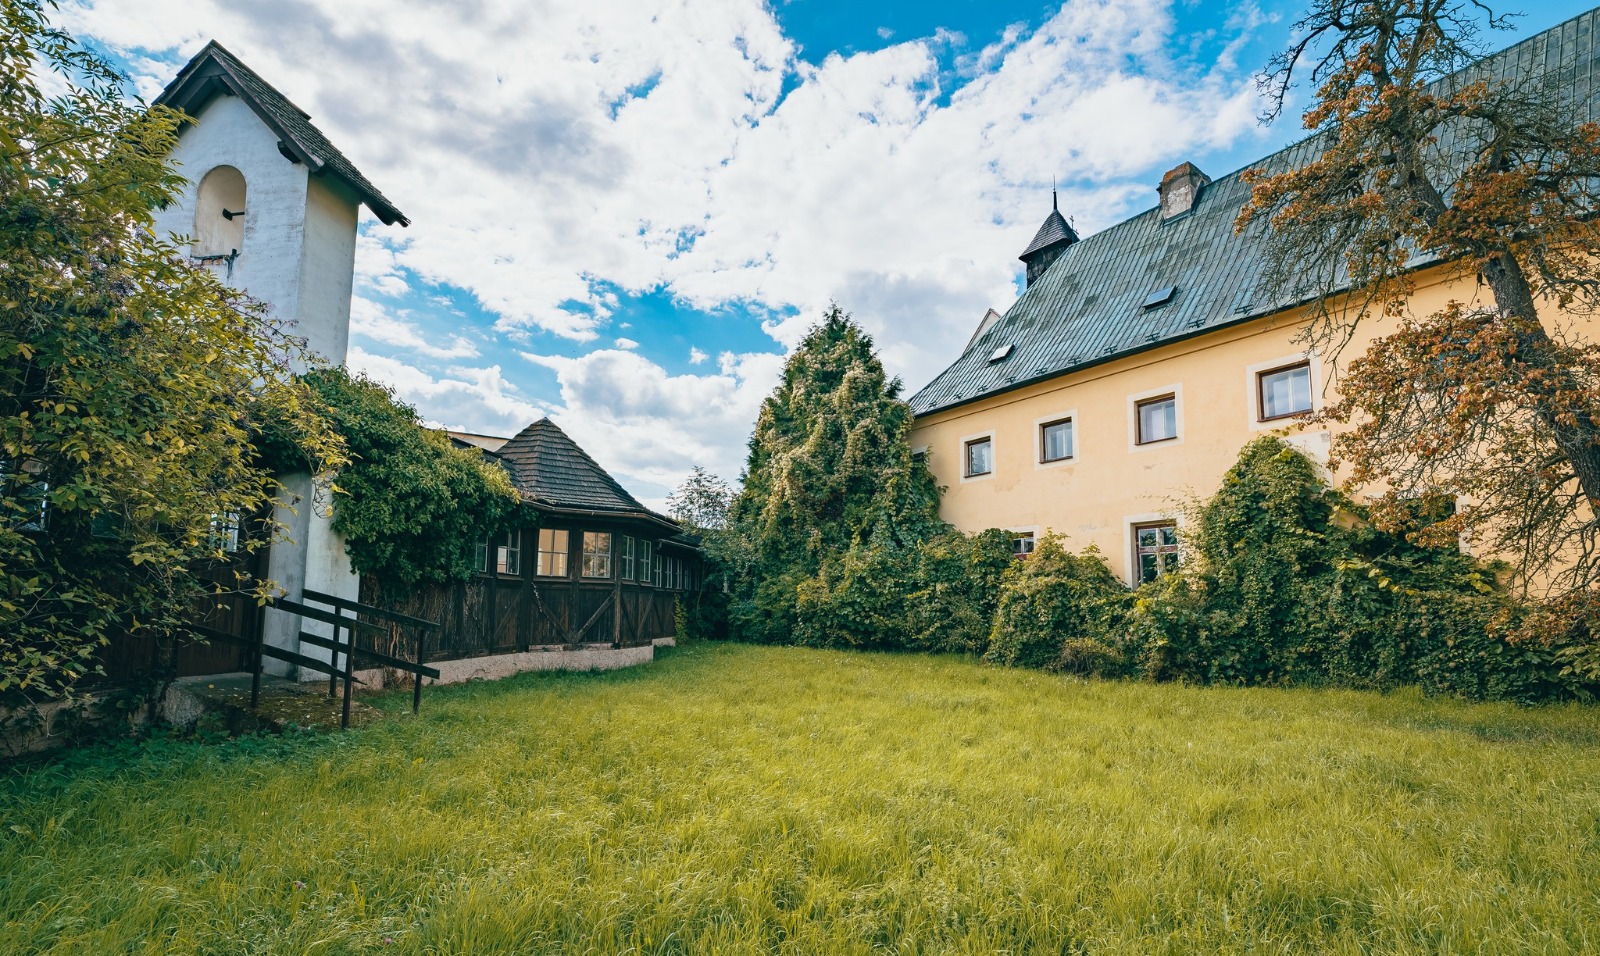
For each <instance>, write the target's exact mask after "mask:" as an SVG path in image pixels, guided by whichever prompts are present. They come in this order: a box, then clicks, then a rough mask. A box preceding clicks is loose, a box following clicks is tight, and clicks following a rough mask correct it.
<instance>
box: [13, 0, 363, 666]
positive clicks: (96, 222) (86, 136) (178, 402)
mask: <svg viewBox="0 0 1600 956" xmlns="http://www.w3.org/2000/svg"><path fill="white" fill-rule="evenodd" d="M47 74H54V82H56V83H60V84H64V85H65V92H64V93H62V94H60V95H56V96H49V97H47V96H46V94H45V93H44V92H43V90H42V89H41V87H40V79H39V78H40V77H41V76H43V75H47ZM179 120H180V116H179V115H178V114H176V113H174V112H172V111H170V110H163V109H146V108H145V107H144V106H143V105H141V104H139V103H136V102H131V101H129V100H127V99H125V98H124V96H123V94H122V93H121V77H119V76H118V75H117V74H116V73H115V72H114V71H113V70H112V69H111V68H110V67H109V66H108V65H107V64H106V63H104V62H103V61H102V60H100V59H99V58H97V57H96V56H94V55H93V54H91V53H89V52H88V51H86V50H84V49H83V48H82V47H80V46H79V45H77V44H76V43H75V42H74V41H73V40H72V38H71V37H69V36H67V35H65V34H63V33H61V32H58V31H56V30H54V29H52V28H51V27H50V25H49V23H48V22H47V20H46V18H45V16H44V12H43V10H42V7H41V4H40V3H38V2H36V0H0V693H11V694H20V695H24V696H28V697H38V696H54V695H60V694H64V693H67V692H69V691H70V689H71V687H72V685H73V683H74V682H75V681H76V680H77V679H78V678H79V677H81V676H82V675H83V674H85V673H87V672H89V671H91V670H93V669H94V667H95V666H96V665H95V663H94V662H95V660H96V657H97V655H98V654H99V653H100V652H101V650H102V648H104V647H105V646H106V645H107V644H108V643H110V642H112V641H115V640H118V639H121V638H122V637H123V636H124V635H126V634H129V633H148V634H154V635H156V636H157V637H160V636H164V635H166V634H168V633H170V632H171V631H172V630H173V629H175V628H176V627H178V626H180V625H182V624H183V623H184V622H185V621H187V620H188V619H190V617H191V615H192V612H193V611H194V610H195V609H196V608H198V607H199V606H200V605H201V603H202V602H203V601H204V600H205V594H206V593H207V585H206V584H205V582H204V580H203V578H202V576H201V574H200V573H199V572H200V571H201V570H202V569H204V568H205V567H206V566H208V565H214V564H216V563H217V562H220V561H221V560H222V559H223V558H224V557H226V555H225V554H224V551H225V550H226V548H228V547H230V546H231V545H232V544H233V540H232V539H233V535H232V533H231V532H229V531H228V530H227V527H226V526H228V525H230V524H232V522H233V521H234V520H235V519H238V520H240V521H242V522H243V524H244V525H245V528H244V530H245V534H244V536H243V538H242V540H240V541H239V546H240V548H241V549H242V550H245V551H249V550H251V549H254V548H257V547H260V546H262V545H263V544H265V543H266V542H268V541H270V540H271V538H272V537H273V536H274V535H275V534H276V533H277V530H278V529H277V528H276V527H275V526H273V525H272V524H271V523H270V521H267V520H265V519H262V520H256V517H257V516H259V515H264V514H270V513H271V506H272V505H273V504H274V502H275V500H276V499H277V498H278V497H279V496H280V494H281V492H282V488H281V486H280V485H279V483H278V482H277V481H276V480H274V478H273V471H272V467H271V463H270V462H268V461H265V460H264V459H263V458H262V457H261V456H260V455H259V454H258V450H257V447H256V444H255V442H256V439H257V438H258V437H259V436H260V435H261V434H262V433H263V432H266V431H271V432H273V433H276V434H280V435H292V436H294V438H293V440H292V444H293V446H294V447H293V454H294V455H295V456H296V457H297V458H298V459H300V460H302V461H306V462H309V463H310V464H311V465H312V467H314V468H315V469H317V470H326V469H331V468H334V467H337V466H338V465H339V464H341V463H342V461H343V449H342V446H341V444H340V442H339V441H338V438H337V436H336V435H335V434H334V433H333V432H332V431H331V430H329V429H328V427H327V425H326V423H325V422H324V421H322V420H321V418H320V417H319V415H318V414H317V412H316V409H317V403H316V402H315V401H314V400H312V399H311V397H310V396H309V394H308V393H307V392H306V390H305V388H304V386H303V385H302V384H301V383H299V382H297V381H296V380H295V379H294V378H293V377H292V376H290V375H289V374H288V369H289V367H290V366H291V364H292V363H293V362H294V361H295V360H296V359H297V357H298V356H299V354H300V353H299V344H298V343H297V342H296V341H295V340H293V339H290V338H289V337H287V336H285V335H284V334H283V333H282V331H281V330H280V329H279V328H278V327H277V326H276V325H275V324H274V323H273V322H271V321H270V320H269V318H268V317H267V316H266V315H264V314H262V311H261V310H260V309H259V308H257V307H255V306H254V305H252V304H251V303H250V302H248V301H246V300H245V299H244V298H242V297H241V296H240V295H239V294H238V293H236V292H233V291H231V290H229V289H228V288H226V287H225V286H223V285H222V284H221V283H220V282H218V281H217V280H216V279H215V277H213V276H212V275H211V274H210V273H209V272H207V271H205V270H204V269H200V268H196V267H194V266H191V265H190V264H188V263H187V262H186V261H185V259H184V257H183V255H182V254H181V253H180V252H179V251H178V250H177V249H176V248H174V247H173V246H172V245H171V244H169V243H167V242H166V241H164V240H162V239H160V238H158V237H157V236H155V235H154V231H153V225H152V215H151V210H152V208H153V207H154V206H156V205H158V204H162V203H166V202H170V201H172V200H174V199H176V197H177V190H178V186H179V184H180V183H181V180H180V178H179V177H178V176H177V175H176V174H175V173H174V172H173V171H172V169H171V168H170V167H169V165H168V164H167V159H166V157H167V156H168V154H169V152H170V150H171V148H172V146H173V145H174V143H175V137H176V130H177V127H178V123H179ZM237 586H238V587H240V588H259V587H262V586H263V585H262V584H261V582H250V581H240V582H239V584H238V585H237Z"/></svg>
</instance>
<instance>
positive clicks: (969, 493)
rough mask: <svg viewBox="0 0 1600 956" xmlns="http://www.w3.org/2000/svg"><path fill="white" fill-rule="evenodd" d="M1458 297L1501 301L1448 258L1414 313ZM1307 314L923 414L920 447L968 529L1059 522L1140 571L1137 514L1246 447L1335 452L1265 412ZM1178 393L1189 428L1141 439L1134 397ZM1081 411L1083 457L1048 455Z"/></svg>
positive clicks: (1049, 526) (1036, 527) (1429, 279)
mask: <svg viewBox="0 0 1600 956" xmlns="http://www.w3.org/2000/svg"><path fill="white" fill-rule="evenodd" d="M1451 299H1456V300H1459V301H1463V302H1467V303H1470V304H1482V305H1490V304H1492V301H1491V300H1489V299H1488V297H1487V292H1486V291H1485V292H1484V293H1482V298H1480V293H1479V291H1478V289H1477V287H1476V282H1475V281H1474V280H1473V279H1472V278H1470V277H1469V278H1468V279H1466V280H1464V281H1463V280H1451V279H1449V278H1448V277H1447V276H1446V275H1444V274H1443V271H1442V270H1437V271H1435V272H1433V273H1431V274H1427V275H1424V276H1421V277H1419V284H1418V288H1417V291H1416V293H1415V295H1414V296H1413V298H1412V309H1413V312H1414V313H1416V314H1418V315H1428V314H1431V313H1433V312H1435V311H1437V310H1438V309H1440V308H1442V307H1443V306H1444V305H1445V303H1446V302H1448V301H1449V300H1451ZM1302 327H1303V313H1299V312H1295V313H1285V314H1283V315H1279V316H1271V317H1267V318H1264V319H1260V320H1257V321H1254V322H1251V323H1248V324H1244V325H1240V326H1237V327H1234V328H1228V329H1221V330H1218V331H1216V332H1213V333H1210V334H1208V335H1203V336H1200V337H1197V338H1195V339H1191V340H1189V341H1186V342H1180V343H1176V344H1173V345H1168V346H1163V347H1161V348H1159V349H1155V350H1152V351H1149V352H1145V353H1143V354H1141V355H1137V356H1133V357H1130V358H1127V359H1120V360H1117V361H1114V362H1111V363H1107V364H1105V365H1101V366H1098V367H1095V368H1092V369H1087V370H1084V371H1081V372H1075V373H1071V374H1068V375H1063V376H1061V377H1060V378H1056V379H1053V380H1050V381H1048V382H1043V383H1039V384H1035V385H1031V386H1027V387H1025V388H1021V389H1017V390H1015V391H1011V392H1006V393H1003V394H1000V395H995V396H991V397H989V398H986V399H983V400H981V401H977V402H973V403H970V404H967V405H962V406H959V407H957V408H953V409H948V410H945V411H940V412H934V413H931V414H929V415H927V416H925V417H923V418H919V419H918V420H917V422H916V424H915V427H914V429H913V431H912V447H913V448H915V449H917V450H926V452H927V454H928V462H929V466H930V467H931V468H932V470H933V474H934V476H935V478H936V479H937V480H938V482H939V484H940V485H941V486H944V488H945V492H944V498H943V503H942V506H941V513H942V515H943V517H944V519H945V520H946V521H949V522H951V523H952V524H954V525H955V526H956V527H957V528H960V529H961V530H963V531H969V532H970V531H980V530H983V529H985V528H995V527H998V528H1005V529H1007V530H1011V531H1018V532H1026V531H1031V532H1034V533H1035V534H1037V535H1042V534H1043V533H1044V532H1047V531H1053V532H1055V533H1056V534H1059V535H1061V536H1062V537H1063V538H1064V539H1065V541H1066V544H1067V546H1068V547H1069V548H1071V549H1073V550H1081V549H1083V548H1085V547H1088V546H1089V545H1094V546H1095V547H1097V548H1099V549H1100V551H1101V552H1102V554H1103V555H1104V557H1105V559H1106V562H1107V564H1108V565H1109V566H1110V568H1111V570H1112V572H1113V573H1115V574H1117V575H1118V576H1120V577H1121V578H1122V579H1123V580H1125V581H1129V582H1131V581H1132V580H1133V543H1132V526H1133V525H1135V524H1137V523H1140V522H1146V521H1151V520H1160V519H1162V518H1176V519H1178V520H1179V522H1180V526H1181V523H1182V517H1181V511H1182V510H1183V507H1184V505H1185V503H1186V502H1188V501H1192V500H1196V499H1203V498H1205V497H1208V496H1210V495H1211V493H1212V492H1213V491H1215V490H1216V488H1217V486H1218V485H1219V484H1220V482H1221V478H1222V475H1223V473H1224V472H1225V471H1227V469H1228V468H1229V467H1230V466H1232V464H1233V463H1234V461H1235V459H1236V458H1237V456H1238V453H1239V449H1240V448H1241V447H1243V446H1244V445H1245V444H1246V443H1247V442H1249V441H1250V440H1251V439H1252V438H1255V437H1257V436H1259V435H1262V434H1271V433H1277V434H1281V435H1284V436H1285V437H1287V438H1288V439H1289V441H1291V443H1293V444H1296V445H1298V446H1299V447H1300V448H1301V449H1302V450H1304V451H1306V452H1307V453H1308V454H1310V455H1311V457H1312V458H1314V459H1316V460H1317V461H1319V462H1322V463H1324V464H1325V463H1326V462H1327V458H1328V450H1329V439H1330V435H1329V434H1328V431H1327V430H1326V429H1325V428H1322V427H1317V428H1304V427H1299V426H1295V427H1289V428H1284V427H1281V426H1282V424H1283V423H1282V422H1281V421H1280V422H1273V423H1270V424H1263V423H1259V422H1258V421H1257V420H1256V419H1257V412H1256V407H1257V404H1256V403H1257V398H1256V374H1255V373H1256V372H1257V371H1258V370H1261V369H1265V368H1272V367H1275V366H1278V365H1282V364H1285V363H1286V362H1288V361H1293V360H1294V359H1295V358H1296V357H1298V356H1303V355H1306V354H1307V353H1306V351H1305V346H1304V345H1303V344H1302V343H1300V342H1299V341H1297V338H1298V336H1299V334H1300V332H1301V330H1302ZM1393 328H1394V323H1393V320H1383V321H1377V322H1373V321H1369V322H1366V323H1364V324H1363V327H1362V328H1361V329H1360V332H1359V335H1358V337H1357V339H1356V340H1355V341H1353V342H1352V343H1351V344H1350V346H1348V347H1347V348H1346V349H1345V350H1344V351H1343V353H1342V356H1341V363H1342V362H1346V361H1348V360H1349V359H1350V358H1353V357H1356V356H1359V355H1360V354H1361V353H1362V352H1364V351H1365V350H1366V346H1367V344H1368V343H1369V342H1370V341H1371V339H1372V338H1373V337H1374V336H1376V335H1382V334H1385V333H1386V332H1387V331H1390V330H1392V329H1393ZM1310 358H1311V372H1312V380H1313V389H1312V392H1313V402H1314V405H1315V407H1316V408H1318V409H1320V408H1322V407H1323V405H1324V404H1326V403H1327V402H1328V401H1330V400H1332V399H1333V398H1334V396H1335V390H1334V389H1333V388H1331V387H1330V381H1332V380H1333V379H1334V377H1335V376H1334V372H1335V369H1334V367H1333V365H1334V363H1332V362H1330V361H1327V360H1325V359H1324V358H1323V357H1321V356H1317V355H1315V354H1313V355H1311V356H1310ZM1166 392H1174V393H1176V394H1177V397H1178V436H1179V437H1178V438H1177V439H1176V440H1172V441H1167V442H1162V443H1159V444H1152V445H1143V446H1136V445H1135V444H1134V423H1133V404H1134V402H1135V401H1136V400H1137V399H1138V398H1141V397H1146V396H1149V395H1159V394H1163V393H1166ZM1069 414H1070V415H1071V416H1072V418H1073V421H1074V425H1075V430H1076V435H1075V445H1076V448H1075V452H1076V454H1075V456H1074V457H1073V458H1072V459H1071V460H1069V461H1067V462H1063V463H1058V464H1041V463H1040V461H1039V459H1040V457H1041V456H1040V450H1039V447H1038V442H1039V425H1040V424H1041V423H1043V422H1046V421H1051V420H1054V419H1058V418H1062V417H1065V416H1066V415H1069ZM984 434H992V435H993V450H994V470H993V472H992V473H991V474H990V475H989V476H987V477H980V478H971V479H968V478H963V476H962V473H963V467H962V466H963V458H962V455H963V446H964V443H965V442H966V441H968V440H970V439H972V438H974V437H977V436H981V435H984Z"/></svg>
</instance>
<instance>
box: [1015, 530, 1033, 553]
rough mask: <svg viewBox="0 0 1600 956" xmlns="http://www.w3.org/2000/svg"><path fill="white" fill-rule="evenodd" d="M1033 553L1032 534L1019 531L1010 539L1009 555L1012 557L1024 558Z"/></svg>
mask: <svg viewBox="0 0 1600 956" xmlns="http://www.w3.org/2000/svg"><path fill="white" fill-rule="evenodd" d="M1032 553H1033V532H1032V531H1019V532H1017V533H1016V534H1015V535H1014V536H1013V537H1012V539H1011V554H1012V555H1013V556H1014V557H1018V558H1026V557H1027V556H1028V555H1030V554H1032Z"/></svg>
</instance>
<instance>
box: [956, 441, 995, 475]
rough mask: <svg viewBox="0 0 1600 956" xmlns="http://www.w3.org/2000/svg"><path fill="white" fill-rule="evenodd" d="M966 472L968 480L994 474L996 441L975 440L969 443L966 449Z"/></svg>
mask: <svg viewBox="0 0 1600 956" xmlns="http://www.w3.org/2000/svg"><path fill="white" fill-rule="evenodd" d="M965 458H966V470H965V471H964V472H963V474H965V475H966V477H968V478H976V477H978V476H980V475H988V474H993V473H994V439H993V438H974V439H972V440H971V441H969V442H967V444H966V449H965Z"/></svg>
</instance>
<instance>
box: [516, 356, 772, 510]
mask: <svg viewBox="0 0 1600 956" xmlns="http://www.w3.org/2000/svg"><path fill="white" fill-rule="evenodd" d="M523 358H525V359H527V360H528V361H529V362H532V363H534V364H535V365H538V366H541V367H543V368H547V369H550V370H552V371H554V372H555V373H556V378H557V380H558V381H559V383H560V388H561V407H560V408H559V409H557V410H556V411H555V412H553V413H552V417H553V418H554V419H555V420H556V422H557V423H558V424H560V425H561V427H562V428H564V429H566V430H567V432H568V434H570V435H571V436H572V437H573V439H574V440H576V441H577V442H578V444H580V445H582V446H583V447H584V449H585V450H587V451H588V452H589V453H590V454H591V455H593V456H595V458H596V460H598V461H599V462H600V463H601V464H602V465H604V466H605V467H606V469H607V470H609V471H611V472H612V473H613V474H615V475H616V476H617V477H618V478H619V480H622V482H623V484H625V485H627V486H628V488H629V489H630V490H632V491H634V492H635V493H636V494H640V495H642V496H652V495H653V496H654V497H655V498H659V497H660V495H663V494H664V493H665V492H666V491H667V490H670V489H671V488H673V487H675V486H676V485H677V484H678V482H679V480H681V478H682V477H683V475H685V474H686V473H688V471H689V470H690V468H692V467H693V466H695V465H701V466H703V467H705V468H707V469H709V470H710V471H712V472H714V473H716V474H718V475H722V476H723V477H725V478H728V479H730V480H731V479H733V478H735V477H737V476H738V474H739V470H740V468H741V467H742V466H743V464H744V454H745V441H746V436H747V435H748V434H749V430H750V425H751V423H753V422H754V421H755V418H756V413H757V412H758V411H759V410H760V408H761V402H762V400H763V399H765V398H766V396H767V395H768V394H769V393H770V392H771V391H772V389H773V388H774V387H775V386H776V385H777V383H778V379H779V377H780V375H781V374H782V371H783V356H781V355H777V354H772V353H751V354H742V355H736V354H734V353H727V354H725V355H723V356H722V358H721V360H720V363H719V366H718V369H717V371H716V372H715V373H713V374H706V375H671V374H668V373H667V371H666V370H665V369H663V368H662V367H661V366H659V365H657V364H656V363H654V362H651V361H650V360H648V359H646V358H644V357H643V356H641V355H637V354H635V353H633V352H626V351H621V350H600V351H595V352H590V353H589V354H587V355H584V356H582V357H580V358H565V357H562V356H554V355H540V354H537V353H533V352H524V353H523ZM641 489H643V490H642V491H641Z"/></svg>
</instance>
